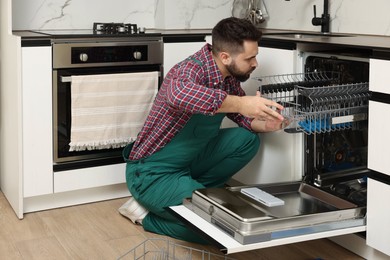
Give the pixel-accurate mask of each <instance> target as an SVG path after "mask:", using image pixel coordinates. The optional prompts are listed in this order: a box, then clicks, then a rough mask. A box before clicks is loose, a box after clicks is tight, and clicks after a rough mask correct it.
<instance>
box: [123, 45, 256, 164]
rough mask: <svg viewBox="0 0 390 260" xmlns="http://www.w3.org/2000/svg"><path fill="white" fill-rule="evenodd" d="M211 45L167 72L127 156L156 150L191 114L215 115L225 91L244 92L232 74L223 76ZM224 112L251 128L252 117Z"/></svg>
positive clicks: (183, 124)
mask: <svg viewBox="0 0 390 260" xmlns="http://www.w3.org/2000/svg"><path fill="white" fill-rule="evenodd" d="M211 48H212V47H211V45H210V44H206V45H205V46H204V47H203V48H202V49H201V50H199V51H198V52H196V53H195V54H194V55H192V56H190V57H189V58H188V59H186V60H183V61H182V62H180V63H178V64H176V65H175V66H174V67H173V68H172V69H171V70H170V71H169V73H168V74H167V75H166V77H165V79H164V81H163V83H162V86H161V88H160V90H159V92H158V94H157V96H156V99H155V101H154V104H153V106H152V109H151V111H150V113H149V115H148V117H147V119H146V121H145V124H144V126H143V128H142V129H141V131H140V133H139V134H138V137H137V140H136V141H135V143H134V145H133V148H132V151H131V153H130V156H129V159H131V160H139V159H141V158H145V157H148V156H150V155H151V154H153V153H155V152H157V151H159V150H160V149H161V148H163V147H164V146H165V145H166V144H167V143H168V142H169V141H171V140H172V138H173V137H174V136H175V135H176V133H178V131H180V130H181V129H182V128H183V127H184V126H185V124H186V123H187V122H188V121H189V119H190V118H191V115H192V114H204V115H209V116H212V115H214V114H215V113H216V111H217V110H218V109H219V108H220V106H221V105H222V102H223V101H224V99H225V98H226V96H227V95H228V94H232V95H237V96H244V95H245V92H244V90H243V89H242V88H241V85H240V82H239V81H238V80H236V79H235V78H233V77H226V78H225V80H223V78H222V74H221V72H220V71H219V69H218V67H217V64H216V63H215V61H214V59H213V56H212V53H211ZM227 116H228V117H229V118H230V119H231V120H233V121H234V122H236V123H237V124H238V125H239V126H241V127H245V128H247V129H249V130H251V127H250V124H251V122H252V119H249V118H247V117H244V116H242V115H240V114H237V113H229V114H227Z"/></svg>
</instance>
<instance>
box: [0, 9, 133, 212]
mask: <svg viewBox="0 0 390 260" xmlns="http://www.w3.org/2000/svg"><path fill="white" fill-rule="evenodd" d="M2 3H3V2H2ZM2 10H3V9H2ZM2 25H3V23H2ZM8 32H9V31H7V30H2V31H1V40H2V59H1V75H2V77H1V95H0V97H1V111H0V113H1V125H2V129H1V140H0V142H1V164H0V165H1V190H2V192H3V193H4V195H5V197H6V198H7V200H8V201H9V203H10V205H11V206H12V208H13V209H14V211H15V213H16V215H17V216H18V217H19V218H23V216H24V213H26V212H33V211H39V210H45V209H51V208H58V207H64V206H70V205H76V204H81V203H88V202H95V201H101V200H107V199H113V198H120V197H125V196H129V195H130V193H129V191H128V189H127V185H126V180H125V163H120V164H114V165H107V166H103V167H90V168H86V169H76V170H69V171H62V172H53V154H52V153H53V143H52V142H53V141H52V140H53V134H52V127H53V126H52V118H53V114H52V111H53V106H52V64H51V60H52V59H51V53H52V50H51V45H50V41H46V42H45V44H38V45H37V44H34V45H33V46H23V47H22V41H21V38H20V37H19V36H14V35H12V34H8ZM5 64H6V65H5Z"/></svg>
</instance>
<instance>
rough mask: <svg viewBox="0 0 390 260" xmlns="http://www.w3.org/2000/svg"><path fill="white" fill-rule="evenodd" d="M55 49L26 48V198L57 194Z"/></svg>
mask: <svg viewBox="0 0 390 260" xmlns="http://www.w3.org/2000/svg"><path fill="white" fill-rule="evenodd" d="M51 67H52V66H51V47H50V46H45V47H24V48H22V107H23V109H22V114H23V124H22V131H23V192H24V195H23V197H25V198H26V197H32V196H37V195H43V194H50V193H53V160H52V158H53V154H52V109H53V108H52V72H51V71H52V70H51Z"/></svg>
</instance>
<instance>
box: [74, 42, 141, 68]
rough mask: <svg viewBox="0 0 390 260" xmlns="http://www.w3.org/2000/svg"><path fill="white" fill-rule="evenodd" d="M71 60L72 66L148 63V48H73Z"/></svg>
mask: <svg viewBox="0 0 390 260" xmlns="http://www.w3.org/2000/svg"><path fill="white" fill-rule="evenodd" d="M71 59H72V60H71V62H72V64H80V63H112V62H128V61H147V59H148V48H147V46H145V45H132V46H104V47H100V46H99V47H73V48H72V58H71Z"/></svg>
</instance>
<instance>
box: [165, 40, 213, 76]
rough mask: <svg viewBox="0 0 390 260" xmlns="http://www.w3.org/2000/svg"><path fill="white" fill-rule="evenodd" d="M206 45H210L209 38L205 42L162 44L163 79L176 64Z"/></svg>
mask: <svg viewBox="0 0 390 260" xmlns="http://www.w3.org/2000/svg"><path fill="white" fill-rule="evenodd" d="M206 43H210V44H211V36H206V37H205V41H185V42H182V41H174V40H173V41H171V42H165V43H164V77H165V75H167V73H168V71H169V70H170V69H171V68H172V67H173V66H174V65H176V63H178V62H180V61H182V60H184V59H186V58H187V57H188V56H190V55H192V54H194V53H195V52H197V51H199V50H200V49H201V48H202V47H203V46H204V45H205V44H206Z"/></svg>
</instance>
